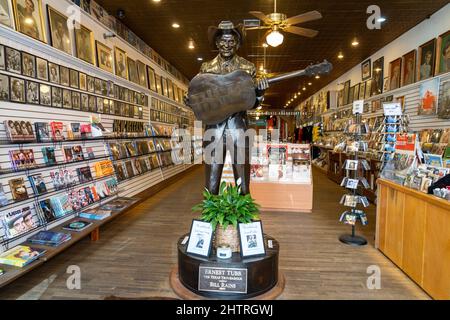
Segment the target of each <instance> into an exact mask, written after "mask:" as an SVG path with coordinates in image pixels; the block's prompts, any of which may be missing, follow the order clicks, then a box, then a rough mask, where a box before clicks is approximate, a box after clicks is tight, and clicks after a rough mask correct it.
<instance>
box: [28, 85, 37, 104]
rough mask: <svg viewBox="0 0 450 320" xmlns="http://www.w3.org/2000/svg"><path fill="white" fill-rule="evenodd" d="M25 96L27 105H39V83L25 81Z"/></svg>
mask: <svg viewBox="0 0 450 320" xmlns="http://www.w3.org/2000/svg"><path fill="white" fill-rule="evenodd" d="M25 94H26V97H27V103H30V104H39V83H37V82H34V81H27V82H26V88H25Z"/></svg>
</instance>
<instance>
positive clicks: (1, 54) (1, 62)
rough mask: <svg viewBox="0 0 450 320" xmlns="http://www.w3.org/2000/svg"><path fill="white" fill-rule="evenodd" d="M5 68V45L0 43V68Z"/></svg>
mask: <svg viewBox="0 0 450 320" xmlns="http://www.w3.org/2000/svg"><path fill="white" fill-rule="evenodd" d="M0 1H1V0H0ZM5 69H6V59H5V46H4V45H2V44H0V70H5Z"/></svg>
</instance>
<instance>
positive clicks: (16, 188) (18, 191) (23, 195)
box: [8, 178, 28, 201]
mask: <svg viewBox="0 0 450 320" xmlns="http://www.w3.org/2000/svg"><path fill="white" fill-rule="evenodd" d="M8 183H9V188H10V189H11V194H12V198H13V200H16V201H22V200H26V199H28V191H27V187H26V186H25V182H24V179H23V178H17V179H11V180H9V181H8Z"/></svg>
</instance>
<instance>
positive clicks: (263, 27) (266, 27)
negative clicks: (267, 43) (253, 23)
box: [245, 26, 270, 30]
mask: <svg viewBox="0 0 450 320" xmlns="http://www.w3.org/2000/svg"><path fill="white" fill-rule="evenodd" d="M263 29H270V26H262V27H250V28H245V30H263Z"/></svg>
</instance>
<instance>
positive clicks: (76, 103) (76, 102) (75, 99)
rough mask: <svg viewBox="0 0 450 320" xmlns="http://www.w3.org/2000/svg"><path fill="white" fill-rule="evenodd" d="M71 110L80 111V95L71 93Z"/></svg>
mask: <svg viewBox="0 0 450 320" xmlns="http://www.w3.org/2000/svg"><path fill="white" fill-rule="evenodd" d="M72 109H74V110H81V94H80V93H79V92H75V91H73V92H72Z"/></svg>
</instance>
